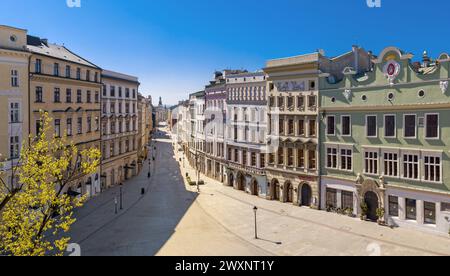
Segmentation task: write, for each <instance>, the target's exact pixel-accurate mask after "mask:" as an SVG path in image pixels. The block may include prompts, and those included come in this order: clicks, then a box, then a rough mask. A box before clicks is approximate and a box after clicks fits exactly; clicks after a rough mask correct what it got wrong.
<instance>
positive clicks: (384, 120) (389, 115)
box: [383, 114, 397, 139]
mask: <svg viewBox="0 0 450 276" xmlns="http://www.w3.org/2000/svg"><path fill="white" fill-rule="evenodd" d="M386 117H394V136H388V135H386V130H387V128H386ZM383 132H384V133H383V134H384V138H389V139H395V138H397V115H395V114H384V116H383Z"/></svg>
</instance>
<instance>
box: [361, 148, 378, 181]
mask: <svg viewBox="0 0 450 276" xmlns="http://www.w3.org/2000/svg"><path fill="white" fill-rule="evenodd" d="M370 152H372V153H377V160H376V164H377V171H376V172H375V173H373V172H368V168H367V167H366V153H370ZM370 160H372V158H371V159H370ZM362 162H363V166H362V167H363V172H364V174H365V175H379V174H380V169H381V168H380V149H374V148H365V149H364V150H363V158H362Z"/></svg>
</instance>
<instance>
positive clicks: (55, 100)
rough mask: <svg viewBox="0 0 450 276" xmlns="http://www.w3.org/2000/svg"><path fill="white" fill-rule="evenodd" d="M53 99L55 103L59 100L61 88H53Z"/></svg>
mask: <svg viewBox="0 0 450 276" xmlns="http://www.w3.org/2000/svg"><path fill="white" fill-rule="evenodd" d="M53 100H54V102H55V103H60V102H61V90H60V89H59V88H55V91H54V99H53Z"/></svg>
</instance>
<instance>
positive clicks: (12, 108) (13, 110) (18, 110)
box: [9, 101, 22, 124]
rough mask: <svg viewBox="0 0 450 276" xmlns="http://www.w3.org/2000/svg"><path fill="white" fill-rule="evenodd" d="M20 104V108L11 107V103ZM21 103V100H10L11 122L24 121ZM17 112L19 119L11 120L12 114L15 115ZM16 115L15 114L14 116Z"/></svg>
mask: <svg viewBox="0 0 450 276" xmlns="http://www.w3.org/2000/svg"><path fill="white" fill-rule="evenodd" d="M16 104H17V105H18V108H17V109H16V108H15V107H11V105H16ZM21 107H22V105H21V103H20V102H19V101H11V102H9V122H10V123H12V124H15V123H20V122H21V121H22V116H21V115H22V114H21V112H20V111H21ZM16 112H17V121H12V120H11V115H14V114H15V113H16ZM14 117H15V116H14Z"/></svg>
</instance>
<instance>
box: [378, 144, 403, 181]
mask: <svg viewBox="0 0 450 276" xmlns="http://www.w3.org/2000/svg"><path fill="white" fill-rule="evenodd" d="M385 154H397V175H387V174H386V168H385V162H386V159H385V158H384V155H385ZM380 159H381V167H382V169H381V174H382V175H383V176H385V177H390V178H400V177H401V175H402V172H401V164H402V155H401V154H400V151H399V150H389V149H381V157H380ZM389 161H390V162H393V161H392V160H389Z"/></svg>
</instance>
